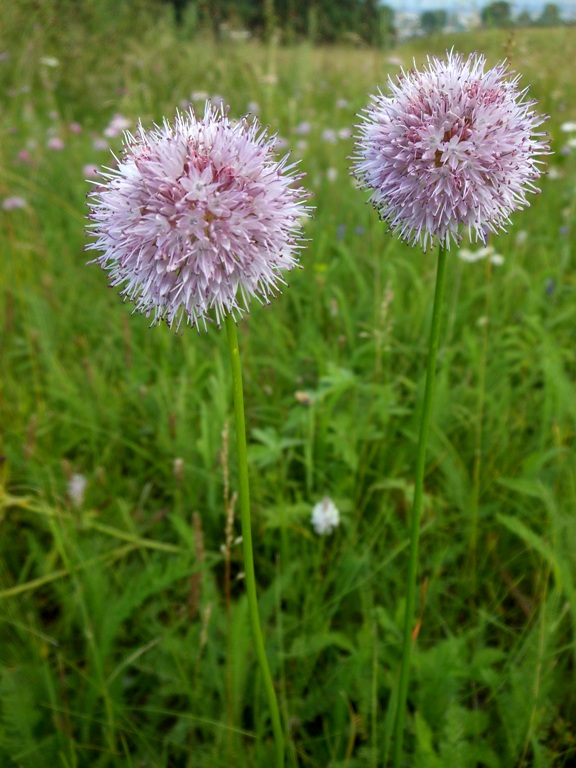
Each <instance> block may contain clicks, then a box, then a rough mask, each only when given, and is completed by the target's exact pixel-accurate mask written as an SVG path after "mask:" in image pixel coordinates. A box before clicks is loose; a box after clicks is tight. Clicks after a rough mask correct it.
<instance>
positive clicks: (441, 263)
mask: <svg viewBox="0 0 576 768" xmlns="http://www.w3.org/2000/svg"><path fill="white" fill-rule="evenodd" d="M445 274H446V251H445V249H444V248H440V252H439V254H438V268H437V271H436V289H435V291H434V306H433V308H432V326H431V328H430V342H429V345H428V366H427V369H426V382H425V385H424V401H423V403H422V416H421V422H420V437H419V440H418V454H417V457H416V481H415V484H414V506H413V508H412V525H411V530H410V555H409V560H408V584H407V592H406V616H405V620H404V642H403V646H402V662H401V666H400V683H399V686H398V703H397V709H396V720H395V724H394V753H393V762H392V765H393V766H394V768H400V762H401V760H402V743H403V739H404V722H405V719H406V701H407V698H408V681H409V678H410V654H411V652H412V642H413V641H412V631H413V624H414V607H415V603H416V579H417V574H418V542H419V539H420V520H421V517H422V500H423V496H424V471H425V468H426V443H427V442H428V428H429V426H430V414H431V411H432V396H433V394H434V377H435V373H436V357H437V354H438V339H439V336H440V308H441V306H442V297H443V295H444V282H445V280H444V277H445Z"/></svg>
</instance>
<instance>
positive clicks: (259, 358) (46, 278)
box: [0, 0, 576, 768]
mask: <svg viewBox="0 0 576 768" xmlns="http://www.w3.org/2000/svg"><path fill="white" fill-rule="evenodd" d="M169 10H170V9H169V8H166V7H163V6H162V7H160V10H159V11H158V12H157V14H156V16H155V17H154V22H153V23H151V21H150V19H151V17H150V6H146V7H145V6H142V7H140V8H138V7H137V6H136V4H125V5H124V4H118V5H117V6H116V4H114V3H112V4H110V3H101V4H100V3H96V2H88V0H86V2H83V3H72V2H70V3H67V4H65V3H64V2H62V3H58V4H56V3H40V4H38V3H32V2H30V3H28V2H20V3H12V4H4V6H3V17H2V21H3V23H2V25H1V27H0V53H1V52H6V54H8V55H7V56H2V57H0V85H1V88H0V102H1V103H0V106H1V109H2V123H1V124H0V241H1V243H2V259H1V261H0V272H1V281H2V292H1V294H0V326H1V333H0V340H1V345H2V348H1V351H0V353H1V359H2V374H1V376H0V425H1V430H2V437H1V440H2V443H1V454H2V456H3V462H2V465H1V477H0V480H1V483H0V522H1V524H2V532H3V536H2V543H1V544H0V619H1V621H0V648H1V649H2V652H1V654H0V765H2V766H4V765H6V766H7V767H9V766H15V767H19V766H23V767H24V768H28V767H30V768H32V767H34V768H43V767H44V766H50V767H52V766H61V767H62V768H72V767H74V768H84V766H86V768H88V767H90V768H102V767H104V766H105V767H106V768H112V766H114V767H116V766H134V767H136V766H148V765H150V766H154V768H156V767H157V766H159V767H160V768H162V767H165V768H168V766H170V767H171V768H172V767H173V766H183V767H184V766H189V767H190V768H208V767H210V768H215V767H217V766H230V765H241V766H248V767H254V768H268V766H269V765H270V764H271V757H270V756H271V754H272V745H271V744H270V743H269V740H268V736H269V723H268V721H267V715H266V707H265V704H264V701H265V699H264V697H263V691H262V686H261V683H260V680H259V678H258V674H257V673H256V665H255V662H254V657H253V653H252V646H251V640H250V634H249V631H248V622H247V610H246V603H245V598H244V590H243V586H242V574H241V568H242V566H241V557H240V549H239V545H238V542H237V541H236V537H237V535H238V533H239V526H238V521H237V520H236V517H235V515H234V491H235V489H236V469H235V455H234V450H233V448H232V446H233V445H234V442H233V435H232V434H229V429H228V427H227V425H228V422H229V421H230V415H231V390H230V378H229V372H228V366H227V358H226V354H225V350H226V340H225V338H224V337H223V334H221V333H219V332H218V330H217V329H216V328H210V329H209V331H208V333H206V334H204V333H202V334H197V333H196V332H190V331H187V332H185V333H184V334H183V335H180V336H176V335H174V334H173V333H171V332H170V331H169V330H168V329H167V328H163V327H161V328H155V329H149V328H148V321H147V320H146V318H144V317H141V316H139V315H138V316H131V315H130V307H128V306H123V305H122V304H121V303H120V302H119V300H118V297H117V295H116V291H115V290H106V277H105V275H104V274H103V273H102V272H101V271H100V270H99V269H98V268H97V267H95V266H91V267H87V266H86V263H85V262H86V258H87V257H86V255H85V254H84V253H83V252H82V248H83V245H84V242H85V236H84V232H83V230H84V226H85V223H84V219H83V216H84V196H85V194H86V191H87V189H88V184H87V183H86V182H84V177H85V175H86V172H85V170H84V166H85V165H87V164H89V163H96V164H98V165H103V164H109V163H110V162H111V160H110V156H109V154H108V153H107V152H103V151H101V150H98V149H97V148H95V146H94V142H95V141H96V140H101V139H102V138H103V132H104V130H105V128H106V127H107V126H109V123H110V120H111V118H112V117H113V115H114V114H116V113H121V114H122V115H124V116H125V117H126V118H127V119H128V120H130V122H131V124H132V126H134V125H135V123H136V120H137V119H138V118H141V119H142V121H143V123H144V124H145V125H146V126H149V125H150V124H151V123H152V121H154V120H156V121H158V120H161V118H162V116H163V115H166V116H168V117H170V116H171V115H172V114H173V112H174V108H175V106H176V105H178V104H179V103H180V102H182V101H189V100H193V101H194V103H195V105H196V107H197V108H198V109H201V108H202V103H203V98H202V97H201V96H200V97H198V92H201V91H204V92H206V93H208V94H210V95H216V94H221V95H222V96H223V97H225V99H226V100H227V101H228V102H229V103H230V105H231V112H232V114H234V115H241V114H243V113H245V112H246V111H247V110H248V109H255V108H256V107H255V106H254V105H252V106H250V107H249V106H248V105H249V103H250V102H257V105H258V109H259V113H260V117H261V119H262V122H263V123H264V124H269V125H270V126H271V128H272V130H278V131H279V134H280V136H281V137H283V138H284V139H285V140H286V141H287V143H288V147H289V148H290V149H292V150H293V153H294V155H295V156H296V157H301V158H302V166H303V169H304V170H305V171H306V172H307V178H306V180H305V183H306V185H307V186H309V187H310V189H311V190H312V191H313V192H314V196H315V199H314V202H315V205H316V207H317V210H316V215H315V219H314V220H313V221H312V222H310V223H309V225H308V230H307V233H306V234H307V237H308V238H309V244H308V247H307V249H306V251H304V252H303V255H302V266H303V269H302V270H299V271H297V272H295V273H293V274H291V275H289V276H288V280H289V283H290V287H289V288H286V290H285V291H284V293H283V295H282V296H280V297H278V298H277V299H276V300H275V301H274V302H273V303H272V304H271V305H270V306H267V307H260V306H254V308H253V311H252V313H251V316H250V317H249V318H247V319H246V321H244V322H242V323H241V324H240V327H239V332H240V342H241V345H242V359H243V363H244V375H245V392H246V399H247V420H248V425H249V452H250V462H251V467H252V477H251V481H252V496H253V510H254V542H255V548H256V558H257V562H256V571H257V575H258V579H259V583H260V605H261V613H262V619H263V622H264V625H265V630H266V632H265V634H266V643H267V652H268V655H269V658H270V663H271V667H272V674H273V677H274V680H275V681H276V683H277V685H278V690H279V695H280V701H281V707H282V713H283V717H284V719H285V723H286V725H287V729H288V732H289V735H290V754H289V761H288V765H289V766H291V768H294V766H296V765H302V766H307V768H325V766H327V765H333V766H341V768H365V767H369V768H375V767H376V766H382V765H383V764H384V761H385V756H386V750H387V747H388V738H389V734H390V732H391V725H392V724H391V719H390V712H391V711H392V709H391V706H390V704H391V702H392V701H393V700H394V696H395V694H396V686H397V671H398V660H399V656H400V643H401V627H402V624H403V612H404V592H405V567H406V556H407V537H408V525H407V519H408V516H409V511H410V505H411V500H412V482H413V459H414V453H415V445H416V440H417V436H416V432H417V415H416V414H415V413H414V405H415V403H416V401H417V393H418V389H419V387H420V386H421V383H422V379H421V377H422V371H423V354H424V352H423V350H424V349H425V346H426V334H427V322H428V315H429V307H430V300H431V294H430V291H431V279H432V275H433V272H434V267H435V257H434V254H433V253H431V254H426V255H422V254H421V253H420V252H417V251H414V250H412V249H410V248H408V247H405V246H404V245H402V244H400V243H399V242H397V241H395V240H393V239H391V238H390V237H389V236H388V235H387V234H386V233H385V231H384V230H385V228H384V227H383V226H382V225H381V224H380V223H379V222H378V221H377V220H375V216H374V215H373V212H372V211H371V210H370V208H369V207H368V206H366V204H365V196H364V195H362V194H361V193H359V192H358V191H357V190H356V189H355V188H354V185H353V184H352V183H351V182H350V180H349V177H348V169H347V166H348V162H347V159H346V158H347V156H349V155H350V154H351V152H352V144H351V139H350V136H349V132H350V131H351V129H352V126H353V123H354V122H355V120H356V118H355V114H356V113H357V112H358V111H359V110H360V109H362V107H363V106H364V105H365V103H366V100H367V94H368V92H370V91H373V90H374V87H375V84H377V83H378V84H380V85H381V87H383V88H385V82H386V76H387V75H388V74H394V73H395V72H397V71H398V69H397V64H396V63H395V62H394V61H390V60H388V59H387V58H386V57H385V56H383V55H381V54H380V53H377V52H375V51H370V50H363V51H360V52H357V51H355V50H353V49H351V48H345V47H342V48H337V49H328V48H312V47H310V46H309V45H302V46H296V47H291V48H290V47H288V48H273V49H270V48H266V47H264V46H263V47H259V46H258V45H256V44H254V43H251V44H250V45H245V44H244V43H242V42H236V43H231V42H229V43H226V44H225V45H224V44H223V45H220V46H216V45H212V44H211V43H206V42H202V41H201V40H199V39H195V40H193V41H191V40H190V39H188V38H186V36H185V34H184V31H183V30H181V31H180V32H178V33H177V32H175V30H174V25H173V20H172V18H171V16H170V13H169ZM276 12H277V13H279V12H280V4H278V3H276ZM62 14H65V18H66V23H56V22H57V21H58V20H61V19H62ZM114 30H117V32H116V31H114ZM452 44H454V45H455V46H456V47H457V48H458V49H459V50H461V51H462V52H463V53H468V52H469V51H471V50H473V49H478V50H483V51H485V52H486V54H487V56H488V59H489V61H490V62H491V63H496V61H499V60H501V59H502V58H503V57H504V56H505V55H508V56H510V57H511V60H512V62H511V63H512V66H513V68H514V69H515V70H516V71H518V72H521V73H522V74H523V81H522V82H523V83H525V84H531V94H532V95H533V96H534V97H535V98H537V99H538V100H539V102H540V106H541V108H542V110H543V111H546V112H548V113H549V114H550V115H551V119H550V121H549V130H550V132H551V134H552V139H553V144H554V149H555V155H554V156H553V157H552V158H551V161H550V164H551V168H550V171H551V172H550V174H549V175H548V176H547V177H545V178H544V179H543V180H542V195H541V196H539V197H538V198H534V199H533V201H532V202H533V205H532V207H531V208H530V209H529V210H527V211H525V212H523V213H520V214H518V215H517V216H515V218H514V223H513V225H512V226H511V227H510V233H509V234H507V235H503V236H502V237H501V238H500V239H498V240H494V241H493V245H494V246H495V247H496V248H497V250H498V252H499V253H501V254H502V255H503V256H504V258H505V261H504V264H503V265H502V266H500V267H498V266H495V265H491V264H489V263H485V262H478V263H475V264H467V263H464V262H462V261H461V260H459V259H458V257H457V255H456V253H455V252H454V254H451V255H450V261H449V270H448V272H449V274H448V285H447V294H446V298H447V301H446V309H445V316H444V322H443V330H442V343H441V349H440V366H439V378H438V383H437V389H436V398H435V413H434V426H433V430H432V435H431V442H430V450H429V464H428V468H427V476H426V495H425V505H424V524H423V530H422V538H421V564H420V578H421V584H422V590H421V605H420V611H421V622H420V623H419V625H418V626H419V634H418V641H417V643H416V649H415V653H414V673H413V686H412V688H411V690H410V712H411V714H410V717H409V731H408V734H407V737H408V738H407V747H408V750H409V755H408V759H409V761H410V765H414V766H422V768H434V766H437V765H438V766H458V768H468V766H470V768H472V767H473V766H474V767H476V766H477V767H480V766H482V768H510V766H517V768H532V767H533V766H551V768H569V767H570V765H571V764H573V762H574V760H575V759H576V757H575V756H576V733H575V730H574V722H576V695H575V690H576V689H575V686H574V682H573V676H574V664H575V660H576V656H575V651H576V635H575V632H576V630H575V622H574V616H575V612H576V591H575V590H576V570H575V564H574V557H573V553H574V551H576V524H575V520H574V514H573V510H574V507H575V505H576V484H575V470H576V466H575V458H574V450H573V449H574V445H573V443H574V433H575V426H576V404H575V403H576V401H575V399H574V396H573V381H574V375H575V366H574V355H573V350H574V347H575V344H576V332H575V328H576V303H575V301H574V299H575V290H574V280H573V274H574V264H573V259H574V245H575V239H574V237H575V236H574V228H573V221H574V211H575V207H576V198H575V195H574V182H573V180H574V174H575V173H576V162H575V156H574V153H573V150H571V149H570V146H569V144H568V143H567V140H568V138H569V134H566V133H565V132H564V131H562V130H561V125H562V123H564V122H565V121H567V120H572V119H574V117H575V116H576V89H575V86H574V81H573V77H572V73H571V71H570V68H569V67H566V66H565V62H566V61H567V60H569V57H570V52H571V51H572V49H573V46H574V30H571V29H569V28H559V29H555V30H544V29H539V30H538V29H533V28H530V29H527V30H522V31H518V32H517V33H516V34H515V38H514V41H513V44H512V45H511V43H510V40H509V37H508V32H507V31H498V30H494V31H491V32H489V31H481V32H478V33H475V34H474V35H469V36H466V35H463V36H460V37H458V38H457V39H453V38H451V39H450V40H444V39H441V38H435V39H434V46H435V47H432V46H431V43H430V41H422V40H419V41H416V42H414V43H412V44H411V45H410V46H409V47H401V48H398V49H397V50H395V52H394V54H395V56H398V57H400V58H401V60H402V61H403V63H404V65H405V66H410V65H411V63H412V58H413V57H415V58H416V60H417V61H421V60H422V59H423V58H424V56H425V55H426V54H427V53H436V54H438V53H440V54H441V53H443V51H444V50H445V49H446V47H451V46H452ZM54 60H56V61H54ZM196 97H198V98H196ZM74 122H77V123H79V124H80V127H81V131H80V132H78V127H77V126H73V125H72V124H73V123H74ZM303 126H305V127H303ZM306 130H308V132H307V133H306ZM326 132H328V133H326ZM54 137H58V138H61V139H62V141H63V143H64V147H63V149H61V150H55V149H50V148H49V147H48V146H47V145H48V142H49V141H50V139H53V138H54ZM107 140H108V142H109V143H110V145H111V147H112V148H113V149H114V150H115V151H118V149H119V146H120V139H119V137H108V139H107ZM564 146H565V147H566V148H565V149H564V150H563V147H564ZM22 153H23V154H22ZM12 196H19V197H22V198H24V199H25V201H26V207H25V208H22V209H14V210H4V208H3V207H2V203H3V201H4V200H5V199H6V198H9V197H12ZM78 474H79V475H82V476H83V477H84V478H85V479H86V483H87V484H86V488H85V492H84V494H83V498H75V497H74V495H73V494H72V493H71V485H70V484H71V482H72V480H73V478H74V475H78ZM324 495H329V496H331V498H332V499H333V500H334V501H335V503H336V505H337V506H338V508H339V509H340V512H341V517H342V523H341V525H340V527H339V528H338V529H337V530H336V531H335V532H334V534H333V535H332V536H330V537H327V538H319V537H317V536H316V534H315V533H314V532H313V530H312V528H311V526H310V514H311V510H312V507H313V505H314V504H315V503H316V502H317V501H319V500H320V499H321V498H322V497H323V496H324ZM223 545H225V546H224V547H223Z"/></svg>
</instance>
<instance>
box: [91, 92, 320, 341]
mask: <svg viewBox="0 0 576 768" xmlns="http://www.w3.org/2000/svg"><path fill="white" fill-rule="evenodd" d="M273 145H274V137H272V138H270V139H269V138H267V137H266V133H265V131H264V130H263V129H262V128H261V127H260V125H259V123H258V122H257V121H253V122H250V123H248V122H247V120H246V118H244V119H242V120H240V121H239V122H237V123H233V122H231V121H230V120H229V119H228V117H227V114H226V111H225V110H223V109H222V110H216V109H214V108H213V107H212V106H211V105H210V104H207V105H206V111H205V113H204V118H203V119H201V120H200V119H198V118H197V117H196V115H195V114H194V112H193V111H192V110H190V111H189V112H187V113H183V114H182V113H177V115H176V120H175V123H174V125H170V124H168V123H167V122H166V121H165V122H164V124H163V125H162V126H154V129H153V130H151V131H145V130H144V129H143V128H142V126H139V128H138V131H137V132H136V136H132V135H131V134H129V133H127V134H126V135H125V140H124V152H123V155H122V156H121V158H120V160H119V163H118V168H117V169H116V170H109V172H107V173H104V174H103V176H104V178H105V180H106V181H105V183H104V184H103V185H101V186H97V187H96V188H95V189H94V191H93V192H91V193H90V194H89V203H88V205H89V210H90V213H89V218H90V219H91V221H92V225H91V229H92V231H93V235H94V236H95V237H96V241H95V242H93V243H91V244H90V245H89V246H88V248H91V249H95V250H97V251H102V253H101V255H100V256H99V257H98V258H97V259H95V261H97V262H98V263H100V265H101V266H102V268H103V269H107V270H109V272H110V284H111V285H113V286H117V285H124V287H123V290H122V291H121V295H123V296H125V297H126V298H127V299H129V300H131V301H133V302H134V303H135V306H136V310H138V311H140V312H144V313H145V314H146V315H147V316H150V315H153V323H157V322H159V321H161V320H166V322H167V323H168V325H170V326H172V325H175V327H176V329H178V328H179V327H180V325H181V322H182V320H183V319H186V321H187V322H188V323H189V324H190V325H192V326H198V325H199V324H200V323H202V324H203V325H204V327H205V326H206V321H207V320H208V315H209V313H210V312H211V311H213V312H214V314H215V316H216V321H217V322H218V324H220V322H221V321H222V318H223V317H224V316H225V315H226V314H233V315H235V314H238V315H239V314H241V313H242V312H243V311H245V310H247V309H248V304H249V302H250V299H251V297H252V296H253V295H259V297H260V299H261V300H263V301H268V298H269V297H270V296H271V295H273V294H274V293H276V291H277V290H278V286H279V284H280V283H283V282H284V281H283V279H282V274H281V273H282V271H283V270H288V269H292V268H293V267H294V266H296V264H297V263H298V259H297V253H298V249H299V248H300V247H301V246H300V245H298V243H297V240H298V236H299V235H300V233H301V224H300V220H301V218H302V217H305V216H307V215H309V209H308V208H307V207H306V205H305V200H306V198H307V196H308V195H307V193H306V192H305V191H304V190H303V189H302V188H301V187H299V186H295V185H294V182H295V181H297V180H298V179H299V178H300V176H299V175H297V174H295V173H294V172H293V168H294V165H288V164H287V161H288V157H285V158H284V159H283V160H281V161H279V162H278V161H277V160H276V159H275V157H274V154H273Z"/></svg>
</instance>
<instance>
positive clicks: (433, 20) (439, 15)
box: [420, 10, 448, 35]
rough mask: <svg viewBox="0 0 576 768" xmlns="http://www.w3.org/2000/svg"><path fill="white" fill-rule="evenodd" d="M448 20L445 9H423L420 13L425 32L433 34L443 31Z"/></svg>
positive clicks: (421, 24)
mask: <svg viewBox="0 0 576 768" xmlns="http://www.w3.org/2000/svg"><path fill="white" fill-rule="evenodd" d="M447 21H448V14H447V13H446V11H444V10H438V11H422V13H421V14H420V26H421V27H422V29H423V30H424V34H426V35H433V34H434V33H435V32H442V30H443V29H444V27H445V26H446V22H447Z"/></svg>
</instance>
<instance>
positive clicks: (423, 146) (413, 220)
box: [353, 52, 549, 250]
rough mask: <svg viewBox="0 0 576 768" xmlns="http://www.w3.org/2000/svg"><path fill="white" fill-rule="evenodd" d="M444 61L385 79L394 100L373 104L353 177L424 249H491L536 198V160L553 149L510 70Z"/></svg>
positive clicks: (477, 58) (453, 57)
mask: <svg viewBox="0 0 576 768" xmlns="http://www.w3.org/2000/svg"><path fill="white" fill-rule="evenodd" d="M485 64H486V59H485V57H484V56H481V55H478V54H474V55H471V56H469V57H468V58H467V59H466V60H464V59H463V58H462V56H461V55H460V54H456V53H452V52H451V53H448V54H447V60H446V61H440V60H438V59H436V58H429V59H428V65H427V67H425V68H424V69H423V70H422V71H421V72H418V71H417V70H410V71H409V72H404V71H402V74H401V76H400V77H399V78H398V81H397V82H393V81H392V80H389V87H390V90H391V92H392V94H391V95H390V96H383V95H382V93H378V95H376V96H372V100H371V103H370V105H369V107H368V108H367V109H366V110H365V114H364V116H363V121H364V122H363V123H362V124H361V125H360V126H359V131H360V136H359V137H358V139H357V144H356V150H357V154H356V155H355V157H354V158H353V160H354V166H353V173H354V175H355V176H356V178H357V179H358V180H359V181H360V183H361V185H362V186H363V187H365V188H367V189H369V190H371V191H372V194H371V196H370V202H371V203H372V204H373V205H374V207H375V208H376V210H377V211H378V213H379V214H380V217H381V218H382V219H384V220H385V221H387V222H388V224H389V226H390V229H391V230H392V231H394V232H398V233H399V235H400V237H401V238H402V239H404V240H406V241H407V242H410V243H412V244H413V245H415V244H416V243H418V242H419V243H420V244H421V245H422V247H423V248H424V250H425V249H426V248H427V246H428V245H432V244H433V243H434V242H435V241H438V242H439V243H440V244H441V245H442V246H444V247H446V248H449V247H450V242H451V241H454V242H460V240H461V234H460V229H461V228H462V227H464V228H465V229H467V230H468V233H469V235H470V239H471V240H476V241H478V240H480V241H482V242H483V243H485V242H486V235H487V233H488V232H497V231H498V230H499V229H503V228H504V226H505V224H507V223H508V222H509V221H510V218H509V217H510V214H511V213H512V212H513V211H514V210H515V209H517V208H523V207H525V206H527V205H529V203H528V201H527V199H526V193H527V192H538V191H539V190H538V189H537V188H536V187H535V186H534V183H533V182H534V181H535V180H536V179H537V178H538V177H539V176H540V174H541V170H540V168H539V166H540V165H541V164H542V161H541V160H538V159H536V157H537V156H538V155H546V154H548V149H549V148H548V145H547V144H546V143H545V141H544V140H543V139H542V138H541V137H542V136H544V135H545V134H542V133H536V132H535V129H536V128H537V127H538V126H539V125H541V124H542V123H543V122H544V120H545V119H546V118H545V117H542V116H539V115H537V114H536V113H535V112H534V111H533V109H532V107H533V106H534V103H535V102H533V101H525V99H524V97H525V95H526V91H525V90H524V91H519V90H518V79H519V78H518V77H517V76H516V77H514V78H512V79H509V78H508V77H507V75H508V70H507V67H506V66H505V64H499V65H498V66H496V67H494V69H489V70H488V71H485Z"/></svg>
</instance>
